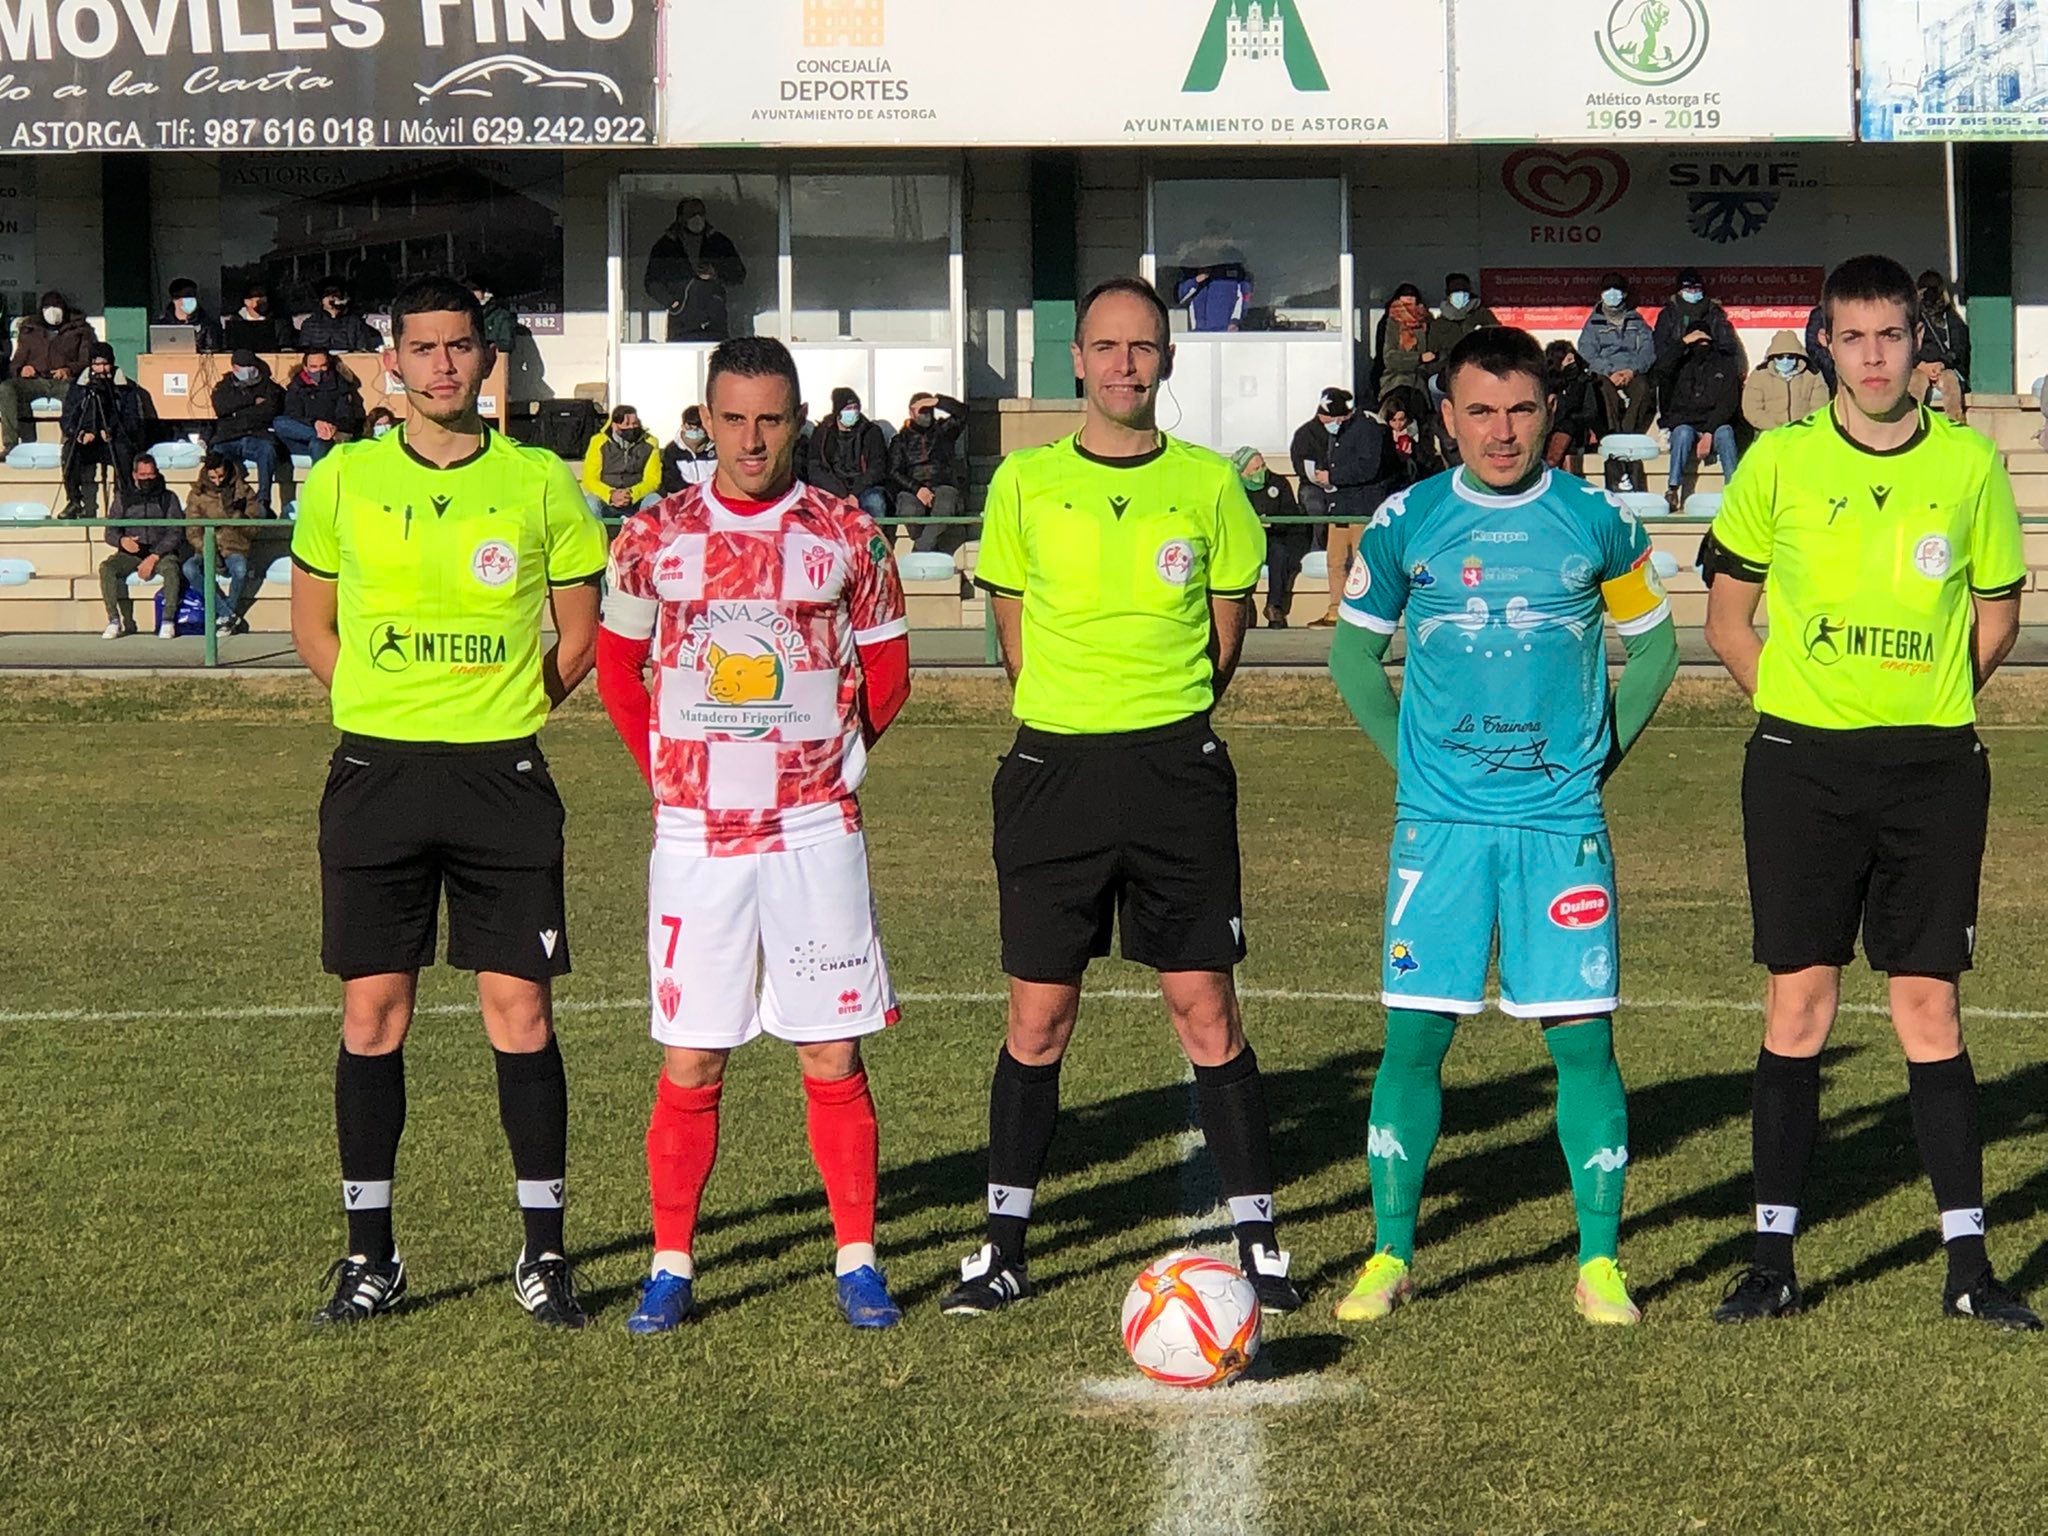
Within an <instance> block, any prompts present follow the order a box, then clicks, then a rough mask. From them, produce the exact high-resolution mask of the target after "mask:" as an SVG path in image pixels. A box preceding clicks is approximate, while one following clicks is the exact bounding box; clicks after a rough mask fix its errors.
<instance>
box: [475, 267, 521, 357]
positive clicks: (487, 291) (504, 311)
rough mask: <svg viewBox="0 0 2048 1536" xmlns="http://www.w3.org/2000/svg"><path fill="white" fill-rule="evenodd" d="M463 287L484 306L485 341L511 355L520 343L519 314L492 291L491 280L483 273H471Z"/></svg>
mask: <svg viewBox="0 0 2048 1536" xmlns="http://www.w3.org/2000/svg"><path fill="white" fill-rule="evenodd" d="M462 285H463V287H465V288H467V289H468V290H469V291H470V292H471V293H473V294H475V295H476V301H477V303H479V304H481V305H482V306H483V310H484V340H485V341H487V342H489V343H490V344H491V345H492V346H493V347H495V348H497V350H498V351H500V352H506V353H509V352H510V351H511V350H512V349H513V347H515V346H516V345H518V342H519V316H518V313H517V312H516V311H514V309H513V308H512V306H511V305H510V304H507V303H506V302H505V301H504V300H503V299H501V298H499V297H498V296H497V294H495V293H493V292H492V291H491V280H490V279H489V278H487V277H485V276H484V275H483V274H482V273H480V272H472V273H470V275H469V276H468V277H465V278H464V279H463V280H462Z"/></svg>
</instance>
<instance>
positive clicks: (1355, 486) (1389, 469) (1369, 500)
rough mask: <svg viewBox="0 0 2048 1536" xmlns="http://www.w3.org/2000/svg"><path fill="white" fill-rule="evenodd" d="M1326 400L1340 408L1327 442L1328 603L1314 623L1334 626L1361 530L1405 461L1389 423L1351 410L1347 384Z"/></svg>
mask: <svg viewBox="0 0 2048 1536" xmlns="http://www.w3.org/2000/svg"><path fill="white" fill-rule="evenodd" d="M1323 404H1324V405H1325V406H1326V407H1335V408H1341V410H1342V411H1343V415H1342V416H1341V417H1338V418H1336V427H1335V430H1334V431H1333V432H1332V433H1331V434H1330V445H1329V450H1328V451H1329V456H1330V463H1329V471H1328V473H1329V476H1330V486H1329V492H1330V496H1329V500H1330V514H1331V516H1333V517H1335V518H1336V519H1337V521H1336V522H1333V523H1331V524H1330V532H1329V537H1328V539H1327V541H1326V542H1325V544H1324V546H1323V547H1324V549H1325V550H1326V551H1327V554H1328V559H1329V562H1330V571H1329V582H1330V606H1329V609H1328V610H1327V611H1326V612H1325V613H1324V614H1323V616H1322V617H1321V618H1319V619H1316V620H1314V621H1313V622H1311V624H1310V625H1309V627H1310V628H1311V629H1330V628H1333V627H1335V625H1336V623H1337V607H1338V604H1339V603H1341V602H1342V601H1343V597H1344V580H1345V577H1346V575H1347V574H1348V573H1349V571H1350V569H1351V559H1352V556H1353V555H1354V554H1356V553H1357V551H1358V535H1359V534H1360V532H1362V531H1363V530H1364V528H1365V525H1366V524H1367V523H1369V522H1371V521H1372V518H1373V515H1374V514H1375V513H1377V512H1378V511H1379V509H1380V504H1381V503H1382V502H1384V501H1385V500H1386V499H1387V498H1388V497H1389V496H1391V495H1392V494H1393V493H1394V492H1395V491H1397V490H1399V489H1400V488H1401V486H1402V485H1403V483H1404V477H1405V476H1406V474H1407V466H1406V465H1405V464H1404V463H1402V461H1401V455H1400V454H1399V453H1398V452H1397V451H1396V450H1395V448H1394V438H1393V434H1392V433H1390V432H1389V431H1388V430H1387V424H1386V423H1385V422H1383V421H1381V420H1380V419H1379V417H1377V416H1374V415H1372V414H1371V413H1369V412H1363V411H1359V412H1354V411H1352V410H1351V408H1350V407H1351V396H1350V395H1349V394H1348V393H1346V392H1345V391H1343V390H1324V391H1323Z"/></svg>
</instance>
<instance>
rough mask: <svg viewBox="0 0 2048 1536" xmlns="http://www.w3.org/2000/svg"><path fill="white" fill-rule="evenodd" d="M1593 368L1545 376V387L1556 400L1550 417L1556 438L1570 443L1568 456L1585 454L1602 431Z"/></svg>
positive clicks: (1552, 430)
mask: <svg viewBox="0 0 2048 1536" xmlns="http://www.w3.org/2000/svg"><path fill="white" fill-rule="evenodd" d="M1597 378H1598V375H1596V374H1595V373H1594V372H1593V371H1592V370H1591V369H1590V368H1584V367H1580V368H1569V369H1564V370H1561V371H1559V372H1557V373H1548V374H1546V376H1545V378H1544V381H1543V387H1544V389H1545V390H1546V391H1547V392H1548V393H1549V394H1551V395H1553V396H1555V397H1556V400H1557V405H1556V407H1555V408H1554V410H1553V411H1552V414H1551V417H1550V430H1551V432H1552V434H1553V435H1555V434H1556V433H1559V432H1562V433H1563V434H1564V435H1565V436H1566V437H1567V438H1569V439H1570V442H1569V443H1568V444H1567V445H1566V447H1565V452H1567V453H1584V452H1585V451H1586V450H1587V449H1588V448H1590V447H1591V446H1592V444H1593V439H1594V437H1595V436H1596V435H1597V434H1598V433H1599V430H1600V420H1601V417H1600V390H1599V386H1598V384H1597V383H1596V382H1595V380H1596V379H1597Z"/></svg>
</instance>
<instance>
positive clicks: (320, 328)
mask: <svg viewBox="0 0 2048 1536" xmlns="http://www.w3.org/2000/svg"><path fill="white" fill-rule="evenodd" d="M299 350H300V351H301V352H312V351H315V350H318V351H322V352H330V353H331V352H382V351H383V350H384V335H383V332H381V331H379V330H378V329H377V327H375V326H374V325H372V324H370V322H369V321H367V320H365V319H364V318H363V317H362V316H361V315H359V314H357V313H355V311H353V310H352V309H350V308H349V297H348V284H347V283H344V282H343V281H342V280H341V279H340V278H338V277H330V278H328V279H327V281H325V282H324V283H322V284H321V285H320V307H319V308H318V309H316V310H314V311H313V313H311V314H310V315H308V316H306V323H305V324H304V325H302V326H300V327H299Z"/></svg>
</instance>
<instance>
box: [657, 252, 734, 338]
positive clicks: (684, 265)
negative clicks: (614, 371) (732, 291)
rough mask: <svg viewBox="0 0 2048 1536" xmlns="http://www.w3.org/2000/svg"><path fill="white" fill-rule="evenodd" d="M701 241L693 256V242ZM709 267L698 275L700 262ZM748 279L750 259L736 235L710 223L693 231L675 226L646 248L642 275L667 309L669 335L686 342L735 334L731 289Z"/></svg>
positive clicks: (658, 301) (701, 264) (658, 300)
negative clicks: (735, 240) (707, 274)
mask: <svg viewBox="0 0 2048 1536" xmlns="http://www.w3.org/2000/svg"><path fill="white" fill-rule="evenodd" d="M693 240H694V241H696V242H697V254H696V258H695V259H694V260H692V259H691V255H690V243H691V242H692V241H693ZM700 266H702V267H705V268H707V269H709V271H710V273H711V276H710V277H708V278H703V277H699V276H698V275H697V269H698V267H700ZM746 280H747V264H746V263H745V262H743V261H741V260H740V253H739V249H738V247H736V246H735V245H734V244H733V243H732V241H731V239H730V238H729V237H728V236H727V235H725V234H724V233H723V232H722V231H720V230H716V229H712V228H710V227H709V226H708V225H707V226H706V228H705V230H704V233H703V234H701V235H692V234H690V233H689V232H688V231H687V230H684V229H682V228H680V227H679V226H676V225H671V226H670V227H669V228H668V229H667V230H665V231H664V232H663V233H662V236H661V238H660V239H659V240H657V241H655V242H654V249H653V250H651V251H649V252H648V253H647V272H646V275H645V277H644V278H643V280H642V281H643V283H644V285H645V286H646V289H647V292H648V295H649V296H650V297H651V298H653V299H654V300H655V302H657V303H659V304H661V305H663V306H665V307H666V308H667V309H668V339H669V340H670V341H683V340H687V339H690V338H694V337H701V338H703V339H704V340H707V341H723V340H724V339H725V338H726V337H727V336H728V335H730V334H731V322H730V321H729V320H728V318H727V314H726V290H727V289H729V288H736V287H738V286H739V285H740V284H741V283H744V282H745V281H746Z"/></svg>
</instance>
